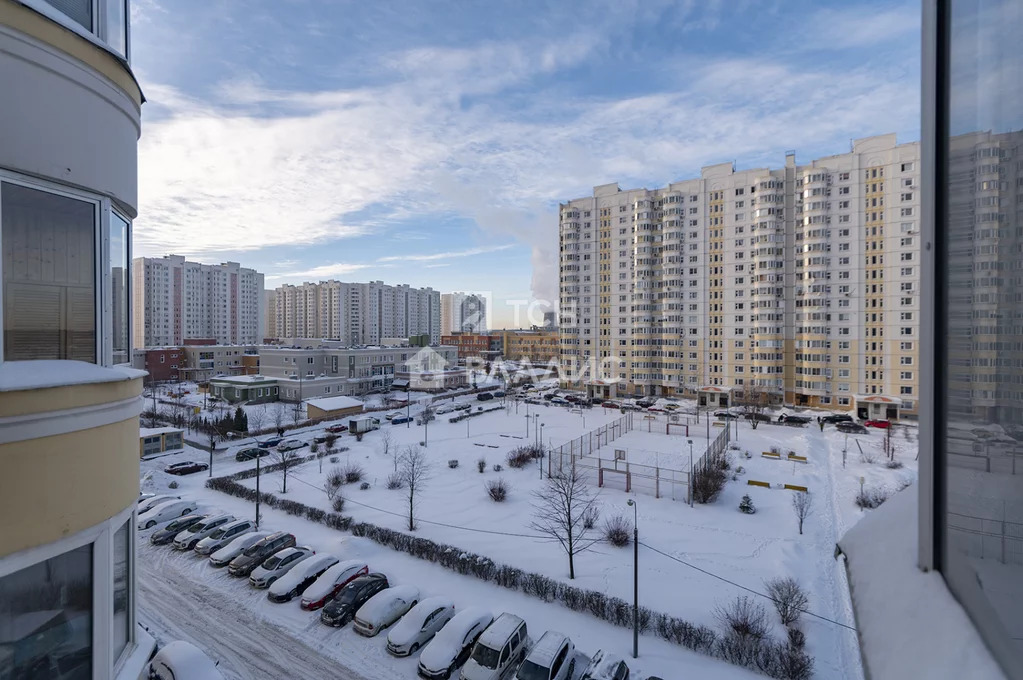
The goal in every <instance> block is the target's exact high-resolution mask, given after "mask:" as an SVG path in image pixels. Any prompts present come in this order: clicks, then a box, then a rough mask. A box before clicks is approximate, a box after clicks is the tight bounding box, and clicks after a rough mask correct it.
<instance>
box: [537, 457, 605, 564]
mask: <svg viewBox="0 0 1023 680" xmlns="http://www.w3.org/2000/svg"><path fill="white" fill-rule="evenodd" d="M533 497H534V498H535V499H536V501H535V502H534V503H533V510H534V513H533V521H532V522H530V523H529V526H530V528H532V529H533V530H534V531H538V532H540V533H541V534H543V535H544V536H547V537H549V538H550V539H551V540H553V541H557V542H558V543H559V544H560V545H561V548H562V549H563V550H564V551H565V554H566V555H568V577H569V578H570V579H574V578H575V556H576V555H578V554H579V553H581V552H584V551H586V550H589V549H590V547H591V546H592V545H593V544H594V543H596V542H598V541H599V540H600V536H599V534H596V533H594V534H593V535H591V529H589V528H587V526H586V522H585V518H586V516H587V514H588V513H589V512H591V510H590V508H592V507H593V504H594V502H595V501H596V496H595V495H594V494H593V491H592V489H591V488H590V485H589V484H587V483H586V482H585V481H584V480H583V478H582V474H581V473H580V472H579V470H578V468H576V466H575V465H573V466H571V467H570V468H568V469H565V470H562V471H560V472H555V473H553V474H552V475H551V476H549V477H548V478H547V481H546V483H545V484H544V485H543V487H542V488H541V489H539V490H537V491H534V492H533Z"/></svg>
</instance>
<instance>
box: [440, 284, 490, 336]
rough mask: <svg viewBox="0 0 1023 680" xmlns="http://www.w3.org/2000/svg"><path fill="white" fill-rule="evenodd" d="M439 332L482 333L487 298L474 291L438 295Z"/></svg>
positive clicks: (485, 319)
mask: <svg viewBox="0 0 1023 680" xmlns="http://www.w3.org/2000/svg"><path fill="white" fill-rule="evenodd" d="M440 325H441V333H482V332H484V331H486V330H487V300H486V298H485V297H484V296H482V295H478V294H476V293H443V294H442V295H441V296H440Z"/></svg>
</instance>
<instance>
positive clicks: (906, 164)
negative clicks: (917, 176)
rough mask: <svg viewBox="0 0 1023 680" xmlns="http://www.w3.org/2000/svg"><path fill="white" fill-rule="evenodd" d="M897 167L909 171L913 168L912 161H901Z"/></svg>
mask: <svg viewBox="0 0 1023 680" xmlns="http://www.w3.org/2000/svg"><path fill="white" fill-rule="evenodd" d="M899 167H900V169H901V170H902V172H911V171H912V170H913V164H912V163H903V164H902V165H901V166H899Z"/></svg>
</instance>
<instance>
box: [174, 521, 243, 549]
mask: <svg viewBox="0 0 1023 680" xmlns="http://www.w3.org/2000/svg"><path fill="white" fill-rule="evenodd" d="M233 521H234V515H210V516H208V517H205V518H203V520H202V521H201V522H196V523H195V524H193V525H192V526H190V527H188V528H187V529H185V530H184V531H182V532H181V533H179V534H178V535H177V536H175V537H174V549H175V550H191V549H192V548H194V547H195V544H196V543H198V542H199V541H201V540H202V539H204V538H206V537H207V536H209V535H210V534H212V533H213V532H214V531H216V530H217V529H218V528H220V527H221V526H223V525H225V524H227V523H228V522H233Z"/></svg>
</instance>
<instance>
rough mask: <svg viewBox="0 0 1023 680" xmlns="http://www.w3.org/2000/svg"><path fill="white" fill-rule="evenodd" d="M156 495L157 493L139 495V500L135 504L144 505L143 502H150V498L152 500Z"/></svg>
mask: <svg viewBox="0 0 1023 680" xmlns="http://www.w3.org/2000/svg"><path fill="white" fill-rule="evenodd" d="M155 495H156V494H155V493H147V492H142V493H139V499H138V500H137V501H135V502H136V504H138V505H142V501H148V500H149V499H150V498H152V497H153V496H155Z"/></svg>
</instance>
